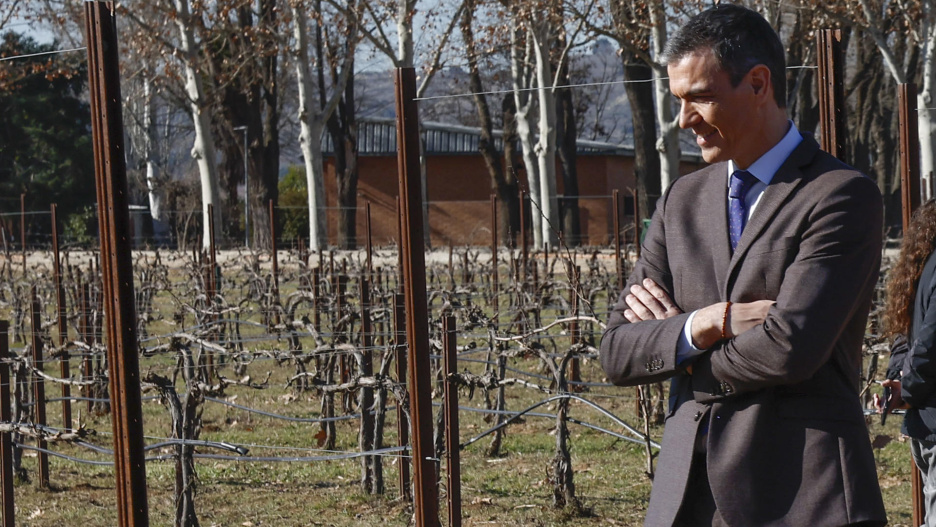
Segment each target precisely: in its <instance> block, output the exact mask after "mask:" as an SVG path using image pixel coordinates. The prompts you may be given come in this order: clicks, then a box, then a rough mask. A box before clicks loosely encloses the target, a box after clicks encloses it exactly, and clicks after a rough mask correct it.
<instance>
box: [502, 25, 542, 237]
mask: <svg viewBox="0 0 936 527" xmlns="http://www.w3.org/2000/svg"><path fill="white" fill-rule="evenodd" d="M523 34H525V31H524V30H523V29H522V28H520V27H515V28H514V29H513V30H512V31H511V43H510V55H511V74H512V76H513V95H514V104H515V109H516V112H515V113H514V117H515V119H514V122H515V123H516V125H517V138H518V140H519V143H520V147H521V148H520V150H521V152H522V154H523V168H524V171H525V172H526V182H527V188H526V192H525V194H527V195H528V196H529V197H530V201H531V202H535V203H539V201H540V194H541V192H540V178H539V165H538V164H537V158H536V155H535V151H534V146H533V123H532V119H533V117H532V116H531V115H530V111H531V110H532V105H533V101H532V97H531V96H530V92H529V91H528V90H529V88H531V87H532V86H533V83H532V79H531V78H530V77H531V75H530V71H529V68H528V67H527V62H528V59H529V56H530V53H531V52H532V51H531V45H530V44H531V41H532V38H530V37H529V36H528V35H527V36H526V37H525V38H523V37H521V35H523ZM521 46H523V49H521ZM531 208H534V209H535V208H536V207H533V206H531ZM539 212H540V211H539V210H533V211H531V212H530V219H531V222H530V223H531V224H532V227H533V245H535V246H536V247H542V245H543V230H542V224H543V217H542V216H541V215H540V214H539ZM520 243H521V244H522V243H524V242H523V240H521V241H520Z"/></svg>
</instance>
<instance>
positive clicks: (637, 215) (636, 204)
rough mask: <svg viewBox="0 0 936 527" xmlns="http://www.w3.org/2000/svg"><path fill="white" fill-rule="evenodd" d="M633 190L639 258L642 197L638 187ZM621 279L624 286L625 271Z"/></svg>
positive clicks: (638, 253) (635, 238) (635, 235)
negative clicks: (639, 194)
mask: <svg viewBox="0 0 936 527" xmlns="http://www.w3.org/2000/svg"><path fill="white" fill-rule="evenodd" d="M632 192H633V197H634V247H635V248H636V254H635V255H636V256H637V258H640V230H641V226H640V223H641V221H640V199H638V198H639V196H638V194H637V189H634V190H633V191H632ZM621 280H622V282H621V287H624V282H623V280H624V274H623V273H621Z"/></svg>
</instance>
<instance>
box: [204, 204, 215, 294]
mask: <svg viewBox="0 0 936 527" xmlns="http://www.w3.org/2000/svg"><path fill="white" fill-rule="evenodd" d="M208 237H209V238H210V239H209V240H208V265H209V266H210V268H211V269H210V271H209V273H208V283H207V284H205V285H206V286H207V287H208V305H211V304H213V303H214V296H215V294H216V293H217V292H218V282H217V278H216V276H215V268H216V266H217V256H216V253H215V224H214V205H213V204H211V203H209V204H208Z"/></svg>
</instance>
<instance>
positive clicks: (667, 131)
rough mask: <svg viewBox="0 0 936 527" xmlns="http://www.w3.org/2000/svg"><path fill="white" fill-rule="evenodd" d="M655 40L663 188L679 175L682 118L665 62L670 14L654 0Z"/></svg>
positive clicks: (661, 186)
mask: <svg viewBox="0 0 936 527" xmlns="http://www.w3.org/2000/svg"><path fill="white" fill-rule="evenodd" d="M650 24H651V26H652V30H651V37H652V38H651V40H652V42H653V58H654V60H655V62H656V63H655V65H654V73H655V75H656V76H655V78H654V82H653V90H654V101H653V102H654V105H655V108H654V109H655V113H656V120H657V123H659V125H660V135H659V137H658V138H657V151H658V152H659V153H660V188H661V189H662V190H663V191H666V189H668V188H669V186H670V184H671V183H672V182H673V181H675V180H676V178H678V177H679V157H680V154H681V152H680V146H679V120H678V116H677V114H675V112H673V104H672V96H671V95H670V90H669V82H668V81H667V80H665V79H666V77H667V72H666V64H664V63H663V60H662V57H663V49H664V48H665V47H666V14H665V13H664V12H663V5H662V4H661V3H657V2H650Z"/></svg>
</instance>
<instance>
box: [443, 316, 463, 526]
mask: <svg viewBox="0 0 936 527" xmlns="http://www.w3.org/2000/svg"><path fill="white" fill-rule="evenodd" d="M442 333H443V339H444V341H443V345H442V349H443V352H442V363H443V366H444V368H445V383H444V384H443V390H444V394H443V397H444V399H445V400H444V402H443V404H444V406H445V466H446V474H447V476H448V520H449V527H461V524H462V521H461V520H462V515H461V459H460V455H459V444H458V384H457V383H455V382H454V380H453V376H454V375H455V374H456V373H458V346H457V337H458V333H457V332H456V327H455V317H453V316H447V317H445V320H443V322H442Z"/></svg>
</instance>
